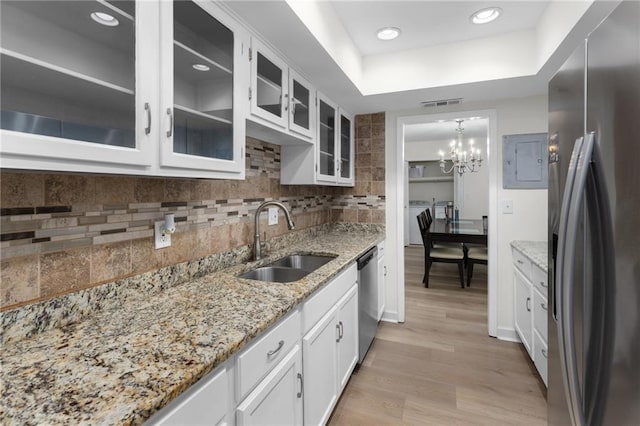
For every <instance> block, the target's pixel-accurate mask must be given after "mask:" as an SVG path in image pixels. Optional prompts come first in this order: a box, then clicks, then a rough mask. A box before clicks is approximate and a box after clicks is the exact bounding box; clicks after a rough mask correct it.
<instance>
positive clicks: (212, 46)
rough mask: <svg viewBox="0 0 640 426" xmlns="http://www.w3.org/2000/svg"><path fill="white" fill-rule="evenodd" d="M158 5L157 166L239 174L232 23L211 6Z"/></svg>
mask: <svg viewBox="0 0 640 426" xmlns="http://www.w3.org/2000/svg"><path fill="white" fill-rule="evenodd" d="M160 5H161V6H160V7H161V9H160V18H161V31H160V34H161V37H160V41H161V55H160V56H161V66H160V70H161V72H162V75H161V80H160V81H161V87H162V90H161V94H162V95H161V110H162V111H163V112H164V113H165V115H164V116H163V117H161V118H160V140H161V142H160V148H161V149H160V165H161V167H163V168H166V167H171V168H183V169H197V170H203V171H207V170H216V171H221V172H231V173H241V172H242V171H243V169H244V158H243V146H244V126H243V125H242V124H244V123H242V120H241V118H240V115H239V114H238V111H237V110H238V109H237V108H234V100H236V99H239V96H240V93H239V86H241V84H240V78H239V77H238V73H236V72H235V70H236V66H235V65H236V62H237V61H236V58H239V57H241V55H242V53H243V52H242V42H241V41H240V40H238V39H237V37H236V33H235V32H234V30H235V26H234V23H233V22H231V20H229V19H226V20H225V19H224V15H223V14H222V13H221V12H220V11H217V10H216V9H215V8H214V7H215V5H213V4H212V3H210V2H193V1H173V2H168V1H167V2H161V3H160ZM234 123H240V125H234Z"/></svg>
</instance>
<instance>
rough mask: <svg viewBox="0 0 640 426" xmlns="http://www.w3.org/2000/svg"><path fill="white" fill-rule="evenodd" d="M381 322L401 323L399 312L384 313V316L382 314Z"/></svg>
mask: <svg viewBox="0 0 640 426" xmlns="http://www.w3.org/2000/svg"><path fill="white" fill-rule="evenodd" d="M380 321H384V322H393V323H395V324H397V323H399V321H398V313H397V312H389V311H384V312H383V314H382V319H381V320H380Z"/></svg>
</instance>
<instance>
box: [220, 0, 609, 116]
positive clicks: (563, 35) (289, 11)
mask: <svg viewBox="0 0 640 426" xmlns="http://www.w3.org/2000/svg"><path fill="white" fill-rule="evenodd" d="M223 4H224V5H225V6H226V8H227V9H228V10H229V11H230V12H231V13H233V14H234V15H235V16H236V17H238V18H239V19H240V20H241V21H243V22H244V23H245V24H246V25H248V26H249V27H250V28H252V29H253V30H254V31H255V32H257V33H258V34H259V37H260V38H261V39H262V40H263V41H264V42H266V43H267V44H269V45H271V46H273V47H274V50H276V51H277V52H278V53H279V54H280V55H281V56H282V57H283V58H284V59H285V60H286V61H287V62H288V63H289V64H290V65H292V67H293V68H295V69H296V70H297V71H298V72H300V73H301V74H302V75H304V76H305V77H307V78H308V79H309V81H311V82H313V84H314V85H315V87H316V88H317V89H318V90H319V91H321V92H322V93H324V94H325V95H326V96H328V97H329V98H330V99H331V100H333V101H334V102H336V103H337V104H339V105H341V106H342V107H344V108H345V109H346V110H347V111H349V112H351V113H354V114H362V113H368V112H378V111H391V110H403V109H416V108H419V107H420V103H421V102H422V101H428V100H439V99H448V98H463V103H467V102H473V101H483V100H487V99H502V98H516V97H524V96H533V95H544V94H545V93H546V90H547V82H548V80H549V79H550V78H551V77H552V76H553V74H554V73H555V71H556V70H557V69H558V68H559V66H560V65H561V64H562V63H563V62H564V60H565V58H567V57H568V56H569V54H570V53H571V52H572V51H573V50H574V49H575V48H576V47H577V46H578V44H579V43H580V40H581V39H584V37H585V36H586V35H587V34H588V32H589V31H591V30H592V29H593V28H595V26H596V25H597V23H599V22H600V21H601V20H602V19H603V18H604V17H605V16H606V15H607V14H608V13H609V12H610V11H611V10H612V9H613V8H614V7H615V5H616V2H613V1H595V2H593V0H567V1H564V0H554V1H536V2H529V1H518V0H513V1H507V2H504V1H502V2H491V3H488V2H485V1H465V2H459V1H455V0H450V1H429V0H418V1H413V2H411V1H410V2H405V1H388V0H366V1H325V0H261V1H238V0H227V1H224V0H223ZM488 4H491V5H495V4H499V5H500V7H502V8H503V9H504V11H505V12H504V14H503V16H501V17H500V18H499V19H498V20H497V21H495V22H493V23H491V24H487V25H485V26H475V25H474V26H471V24H469V23H468V22H469V21H468V19H469V15H470V14H471V13H472V12H473V11H475V10H477V9H480V8H482V7H484V6H486V5H488ZM385 18H388V19H385ZM388 21H393V22H388ZM389 25H392V26H398V27H400V28H401V29H402V30H403V34H402V35H401V38H400V39H398V40H397V43H395V42H391V43H389V44H385V45H381V44H379V43H378V42H377V41H376V40H375V39H374V36H375V34H374V32H375V30H376V29H378V28H379V27H382V26H389ZM372 29H373V30H372ZM469 37H471V38H469ZM430 111H431V112H430V113H437V112H440V111H441V110H437V111H436V110H433V109H432V110H430Z"/></svg>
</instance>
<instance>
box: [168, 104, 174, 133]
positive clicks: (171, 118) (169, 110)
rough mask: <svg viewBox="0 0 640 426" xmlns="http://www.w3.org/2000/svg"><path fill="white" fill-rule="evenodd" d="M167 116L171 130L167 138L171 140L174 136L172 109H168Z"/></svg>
mask: <svg viewBox="0 0 640 426" xmlns="http://www.w3.org/2000/svg"><path fill="white" fill-rule="evenodd" d="M167 115H168V116H169V130H167V137H168V138H170V137H171V135H172V134H173V114H172V113H171V108H167Z"/></svg>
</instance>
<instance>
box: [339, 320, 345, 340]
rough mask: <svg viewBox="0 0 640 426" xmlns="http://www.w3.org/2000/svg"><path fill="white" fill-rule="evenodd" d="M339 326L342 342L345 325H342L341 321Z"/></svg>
mask: <svg viewBox="0 0 640 426" xmlns="http://www.w3.org/2000/svg"><path fill="white" fill-rule="evenodd" d="M339 325H340V340H342V338H343V337H344V324H342V321H340V322H339Z"/></svg>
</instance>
